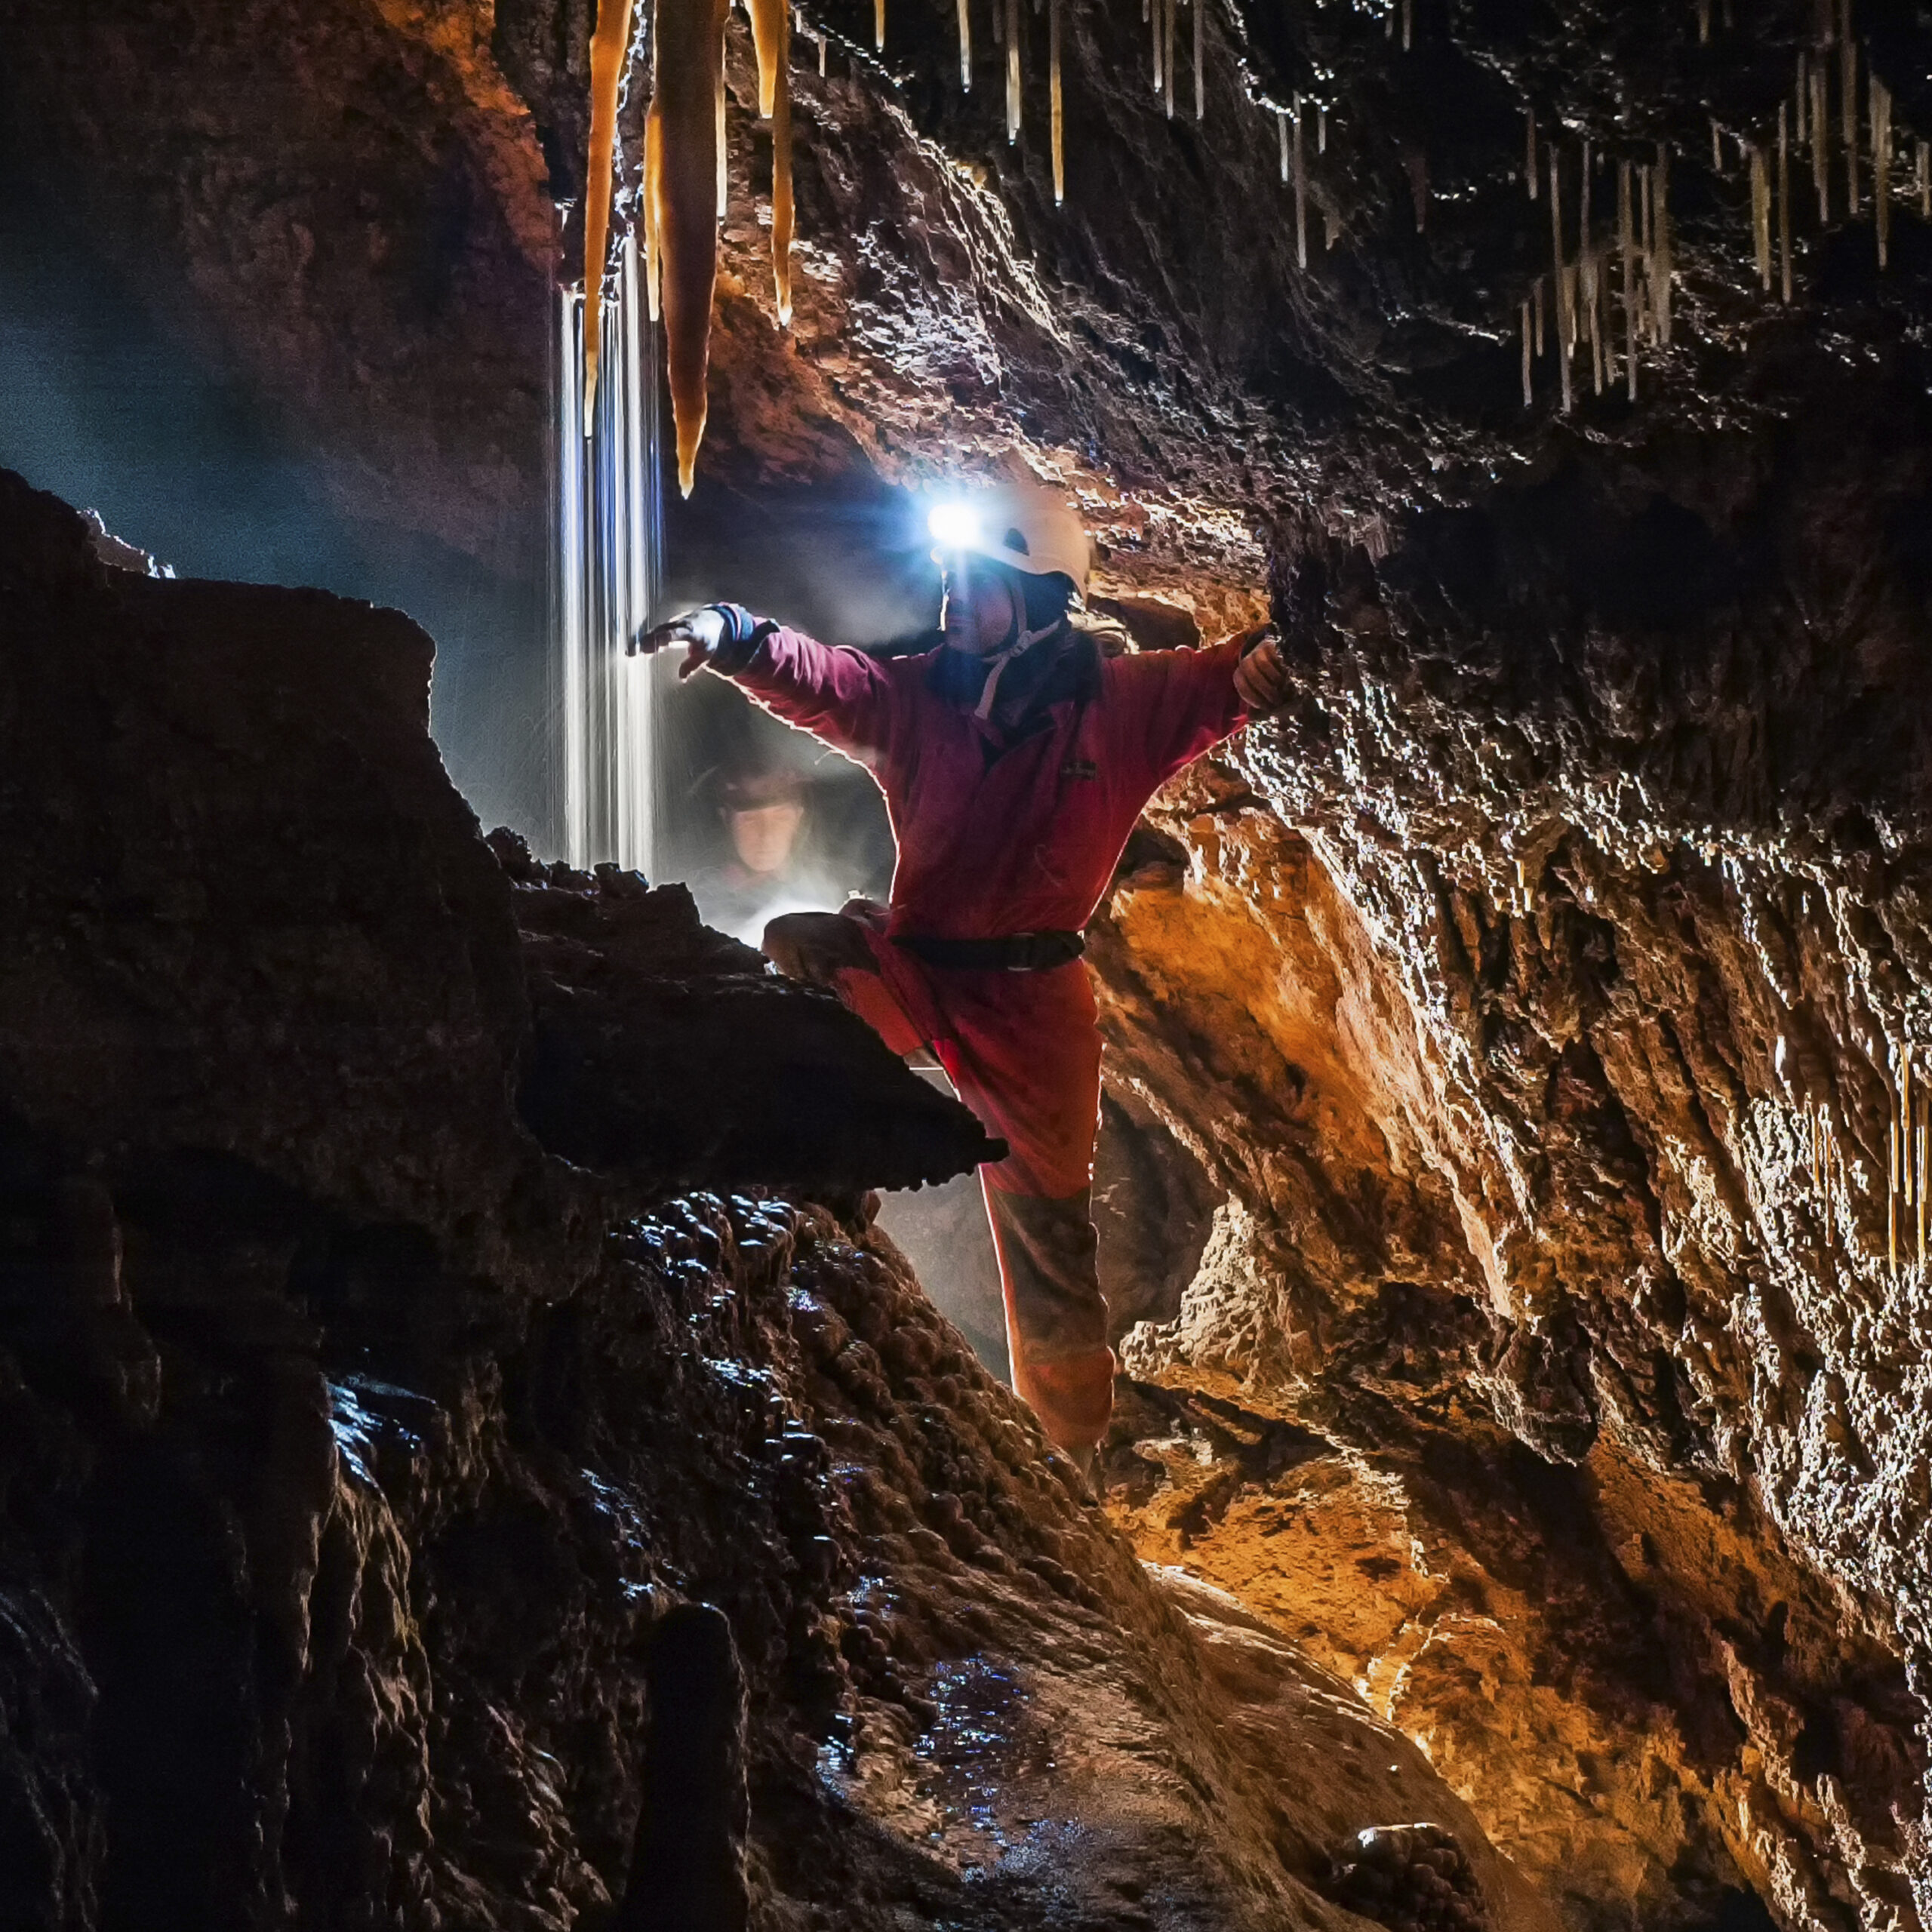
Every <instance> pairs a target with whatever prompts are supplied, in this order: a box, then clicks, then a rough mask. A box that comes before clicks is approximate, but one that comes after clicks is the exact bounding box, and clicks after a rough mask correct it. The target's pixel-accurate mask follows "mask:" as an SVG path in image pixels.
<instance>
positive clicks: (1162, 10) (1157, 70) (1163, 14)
mask: <svg viewBox="0 0 1932 1932" xmlns="http://www.w3.org/2000/svg"><path fill="white" fill-rule="evenodd" d="M1140 17H1141V18H1142V19H1143V20H1145V21H1146V22H1147V23H1148V24H1149V29H1150V37H1151V38H1152V43H1153V51H1154V91H1155V94H1157V95H1158V94H1160V93H1161V91H1162V90H1163V89H1164V86H1165V85H1166V80H1167V70H1166V69H1165V68H1164V67H1163V66H1161V26H1162V24H1163V23H1164V22H1165V20H1166V19H1167V17H1168V8H1167V0H1152V4H1151V5H1149V0H1142V12H1141V16H1140ZM1282 179H1283V180H1286V179H1287V177H1286V176H1285V175H1284V176H1283V177H1282Z"/></svg>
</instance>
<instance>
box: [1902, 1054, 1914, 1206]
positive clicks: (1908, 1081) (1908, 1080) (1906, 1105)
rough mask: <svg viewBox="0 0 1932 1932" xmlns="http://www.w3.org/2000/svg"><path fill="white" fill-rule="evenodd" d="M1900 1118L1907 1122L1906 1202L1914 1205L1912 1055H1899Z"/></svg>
mask: <svg viewBox="0 0 1932 1932" xmlns="http://www.w3.org/2000/svg"><path fill="white" fill-rule="evenodd" d="M1899 1118H1900V1120H1901V1121H1903V1122H1904V1124H1905V1155H1906V1161H1905V1204H1906V1206H1907V1207H1910V1206H1911V1205H1912V1055H1911V1054H1910V1053H1909V1052H1906V1051H1902V1052H1901V1053H1900V1055H1899Z"/></svg>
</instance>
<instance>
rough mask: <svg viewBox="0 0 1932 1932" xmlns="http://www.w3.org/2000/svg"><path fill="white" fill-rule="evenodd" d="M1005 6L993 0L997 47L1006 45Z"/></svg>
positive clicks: (1001, 0)
mask: <svg viewBox="0 0 1932 1932" xmlns="http://www.w3.org/2000/svg"><path fill="white" fill-rule="evenodd" d="M1160 6H1161V0H1154V17H1155V19H1156V20H1158V19H1159V17H1160ZM1005 8H1006V0H992V16H993V45H995V47H1004V45H1006V14H1005Z"/></svg>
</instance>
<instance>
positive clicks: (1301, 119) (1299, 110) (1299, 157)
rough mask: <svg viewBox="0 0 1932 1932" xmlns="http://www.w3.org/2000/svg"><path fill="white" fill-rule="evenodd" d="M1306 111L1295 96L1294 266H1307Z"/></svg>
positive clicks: (1298, 96) (1299, 99)
mask: <svg viewBox="0 0 1932 1932" xmlns="http://www.w3.org/2000/svg"><path fill="white" fill-rule="evenodd" d="M1306 119H1307V111H1306V109H1304V108H1303V106H1302V100H1301V96H1300V94H1297V95H1296V96H1295V153H1294V162H1295V265H1296V266H1297V267H1298V268H1304V269H1305V268H1306V267H1307V266H1308V152H1307V142H1306Z"/></svg>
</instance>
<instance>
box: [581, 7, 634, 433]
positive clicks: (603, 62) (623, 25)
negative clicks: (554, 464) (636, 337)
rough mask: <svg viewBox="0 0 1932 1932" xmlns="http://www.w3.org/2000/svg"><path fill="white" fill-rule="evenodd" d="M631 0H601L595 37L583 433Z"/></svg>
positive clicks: (606, 251) (600, 310)
mask: <svg viewBox="0 0 1932 1932" xmlns="http://www.w3.org/2000/svg"><path fill="white" fill-rule="evenodd" d="M630 45H631V0H600V4H599V5H598V9H597V30H596V32H594V33H593V34H592V35H591V37H590V151H589V167H588V168H587V169H586V172H585V180H584V186H583V433H584V434H585V435H586V436H588V435H589V434H590V428H591V417H592V405H593V404H595V401H596V400H597V358H598V351H599V349H601V346H602V345H603V340H604V323H603V317H604V271H605V267H606V266H608V258H609V256H610V252H611V183H612V180H613V179H614V177H615V175H616V173H617V94H618V91H619V90H620V88H622V86H623V79H624V57H625V56H626V54H628V53H629V51H630Z"/></svg>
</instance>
